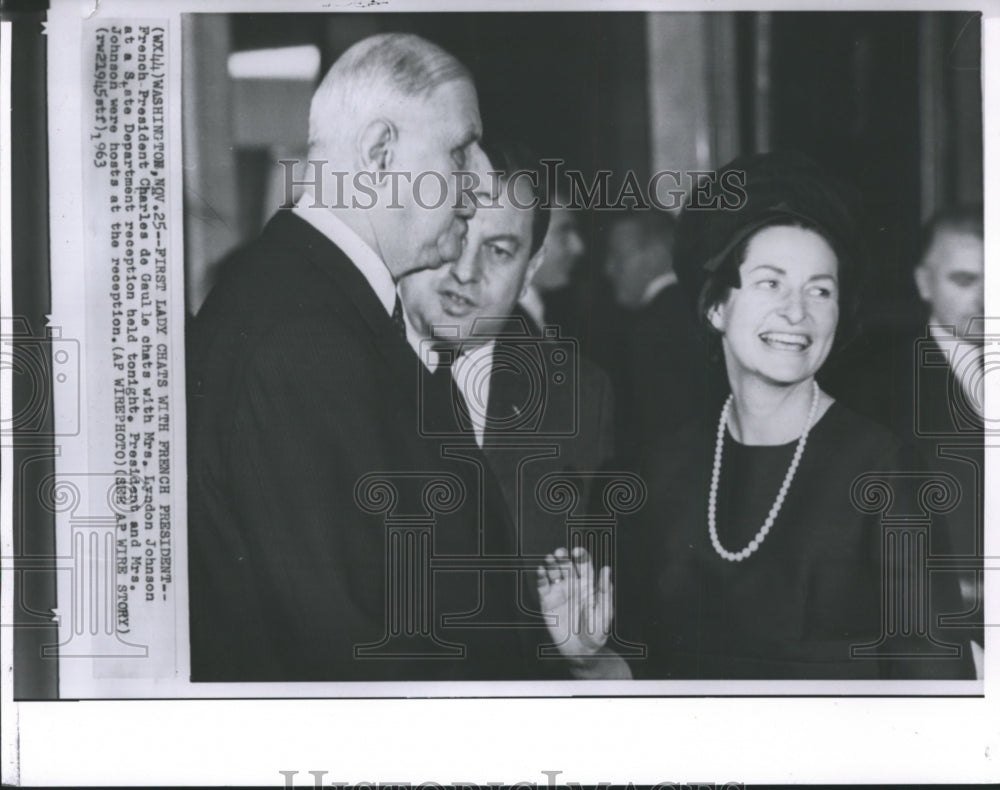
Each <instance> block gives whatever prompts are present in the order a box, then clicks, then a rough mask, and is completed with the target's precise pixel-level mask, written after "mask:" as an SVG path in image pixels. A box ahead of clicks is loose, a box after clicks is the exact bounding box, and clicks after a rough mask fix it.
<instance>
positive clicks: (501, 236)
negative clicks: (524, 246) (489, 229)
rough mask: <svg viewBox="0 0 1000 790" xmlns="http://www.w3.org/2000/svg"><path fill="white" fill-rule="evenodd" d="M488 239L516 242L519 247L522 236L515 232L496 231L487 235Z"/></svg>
mask: <svg viewBox="0 0 1000 790" xmlns="http://www.w3.org/2000/svg"><path fill="white" fill-rule="evenodd" d="M486 240H487V241H508V242H510V243H511V244H515V245H517V246H518V247H520V246H521V237H520V236H518V235H516V234H514V233H496V234H494V235H492V236H487V237H486Z"/></svg>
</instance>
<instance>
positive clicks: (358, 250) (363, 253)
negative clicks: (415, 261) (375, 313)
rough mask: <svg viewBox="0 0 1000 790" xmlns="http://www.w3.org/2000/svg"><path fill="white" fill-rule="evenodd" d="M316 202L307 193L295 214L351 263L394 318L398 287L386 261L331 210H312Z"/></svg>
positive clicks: (298, 204) (300, 200) (299, 201)
mask: <svg viewBox="0 0 1000 790" xmlns="http://www.w3.org/2000/svg"><path fill="white" fill-rule="evenodd" d="M315 202H316V201H315V199H314V197H313V194H312V192H311V191H309V190H306V191H305V192H303V193H302V196H301V197H300V198H299V200H298V202H297V203H296V204H295V208H293V209H292V212H293V213H295V214H296V215H298V216H299V217H301V218H302V219H304V220H305V221H306V222H308V223H309V224H310V225H312V226H313V227H314V228H316V230H318V231H319V232H320V233H322V234H323V235H324V236H326V237H327V238H328V239H329V240H330V241H332V242H333V243H334V244H336V245H337V246H338V247H339V248H340V250H341V251H342V252H343V253H344V255H346V256H347V257H348V258H350V259H351V263H353V264H354V266H355V267H356V268H357V270H358V271H359V272H361V274H362V275H363V276H364V278H365V279H366V280H367V281H368V284H369V285H370V286H371V288H372V290H373V291H374V292H375V296H377V297H378V300H379V301H380V302H381V303H382V306H383V307H384V308H385V311H386V313H388V314H389V315H392V310H393V307H395V305H396V284H395V283H394V282H393V281H392V275H391V274H390V273H389V269H388V268H386V265H385V263H384V262H383V260H382V259H381V258H380V257H379V256H378V253H376V252H375V250H373V249H372V248H371V247H369V246H368V244H367V243H366V242H365V241H364V239H362V238H361V237H360V236H359V235H358V234H357V233H355V232H354V231H353V230H351V228H349V227H348V226H347V225H345V224H344V221H343V220H342V219H340V217H338V216H337V215H336V214H334V213H333V212H332V211H331V210H330V209H328V208H325V207H323V208H319V207H317V208H310V206H311V205H312V204H313V203H315Z"/></svg>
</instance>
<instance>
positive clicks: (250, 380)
mask: <svg viewBox="0 0 1000 790" xmlns="http://www.w3.org/2000/svg"><path fill="white" fill-rule="evenodd" d="M190 340H191V343H190V352H189V363H190V371H189V436H190V439H189V469H188V472H189V481H188V485H189V502H190V518H189V576H190V600H191V606H190V609H191V666H192V679H193V680H196V681H197V680H362V679H394V680H399V679H466V678H509V677H510V678H518V677H522V672H523V666H524V664H523V662H522V661H521V652H520V651H521V645H520V643H519V641H518V640H519V636H518V634H517V633H513V632H512V631H510V630H506V631H504V630H498V629H477V630H468V631H464V632H463V631H462V630H461V629H450V630H449V631H448V633H447V634H444V633H441V629H440V626H441V616H443V615H445V614H448V613H454V612H465V611H469V610H473V609H475V608H476V606H477V602H478V589H479V584H478V581H479V574H478V573H477V572H476V571H475V570H472V571H470V570H465V571H455V572H451V573H448V574H434V575H433V576H432V575H431V574H430V573H427V576H426V579H430V578H432V579H433V591H434V594H435V598H434V601H433V610H432V615H433V617H432V619H433V628H434V631H435V633H436V634H437V635H438V640H439V641H443V642H448V643H451V644H452V645H461V646H462V652H463V655H462V656H461V657H458V658H456V657H451V658H440V657H438V658H413V657H407V658H399V659H393V658H386V657H384V656H383V657H381V658H369V659H360V658H358V657H356V654H355V648H356V647H358V646H359V645H363V644H373V643H376V644H377V643H379V642H380V640H382V639H383V637H384V636H385V635H386V632H387V619H388V617H389V614H388V612H387V600H388V599H389V598H391V597H392V596H393V595H394V594H395V593H396V592H398V589H397V588H398V585H399V584H400V583H402V581H401V580H402V578H403V577H402V575H401V574H400V573H399V572H398V571H397V570H396V569H392V570H390V569H387V561H386V543H387V538H386V535H387V532H386V514H385V513H383V512H379V511H380V509H382V508H387V509H388V511H389V515H390V516H392V517H403V516H407V515H414V514H416V515H417V516H419V517H422V518H424V520H425V522H426V521H427V517H428V512H427V507H428V506H431V507H432V508H436V509H445V510H447V509H449V508H452V512H450V513H446V514H437V515H436V516H434V517H433V518H434V520H433V524H434V526H433V541H432V545H431V546H419V545H418V546H417V547H416V548H415V549H414V550H415V551H423V552H424V554H425V556H426V555H427V554H428V553H431V552H432V553H433V554H434V556H443V555H446V554H450V555H452V556H474V555H476V554H478V553H479V550H480V531H481V530H486V531H488V532H490V534H492V535H494V539H499V541H500V543H501V544H503V542H504V541H505V540H507V541H510V540H512V539H513V538H512V533H511V527H510V522H509V519H507V518H506V513H505V512H503V509H502V508H499V509H498V508H496V507H495V506H489V505H487V506H485V507H483V508H480V500H481V499H482V496H481V493H480V490H479V489H480V486H479V484H478V476H477V475H478V473H477V471H476V469H475V468H474V464H470V463H465V462H461V461H457V460H452V459H448V458H442V457H441V452H440V444H439V443H438V442H437V441H435V440H431V439H428V438H425V437H422V436H421V434H420V431H419V428H418V426H419V424H420V422H419V410H420V403H421V399H420V390H419V386H418V370H419V368H418V366H419V361H418V360H417V357H416V355H415V354H414V353H413V351H412V349H411V348H410V347H409V346H408V345H407V343H406V341H405V340H404V339H403V338H402V337H400V335H399V333H398V331H397V329H396V327H395V326H394V324H393V322H392V320H391V318H390V317H389V316H388V315H387V314H386V311H385V309H384V308H383V307H382V305H381V304H380V303H379V301H378V299H377V297H376V296H375V294H374V292H373V291H372V289H371V287H370V286H369V285H368V283H367V281H366V280H365V279H364V277H363V275H362V274H361V273H360V272H359V271H358V270H357V269H356V267H355V266H354V265H353V264H352V263H351V261H350V260H349V259H348V258H347V257H346V256H345V255H344V254H343V253H341V252H340V250H338V249H337V248H336V247H335V246H334V245H333V244H331V243H330V241H329V240H328V239H327V238H326V237H325V236H323V235H322V234H321V233H319V232H318V231H317V230H315V229H314V228H312V227H311V226H310V225H309V224H308V223H306V222H304V221H303V220H301V219H300V218H298V217H296V216H294V215H292V214H288V213H281V214H279V215H277V216H276V217H275V218H274V219H272V220H271V221H270V222H269V224H268V225H267V227H266V228H265V230H264V232H263V233H262V235H261V237H260V238H259V239H258V240H256V241H255V242H253V243H252V244H250V245H249V246H248V247H246V248H245V249H243V250H241V251H240V252H238V253H237V254H236V255H235V256H234V257H233V259H232V260H231V261H229V263H228V266H227V267H226V270H225V272H224V274H223V277H222V279H221V281H220V282H219V284H218V285H217V286H216V287H215V289H214V290H213V292H212V293H211V295H210V296H209V299H208V300H207V302H206V303H205V306H204V307H203V308H202V310H201V312H200V313H199V315H198V317H197V319H196V320H195V322H194V325H193V328H192V332H191V336H190ZM373 473H375V474H380V475H389V476H391V477H392V481H393V483H392V484H393V486H395V488H396V496H397V499H396V501H395V503H394V504H392V503H391V502H390V501H389V500H379V496H378V494H379V489H374V490H372V491H370V492H369V495H368V496H367V497H366V496H365V495H364V494H363V493H362V492H360V491H356V490H355V487H356V485H357V484H358V482H359V480H361V479H362V478H363V477H364V476H366V475H370V474H373ZM400 473H403V475H401V474H400ZM406 475H408V476H406ZM449 475H450V477H449ZM442 476H444V477H446V478H447V479H449V480H452V481H456V480H457V481H460V484H461V487H463V488H464V493H463V494H462V495H461V496H460V497H459V504H458V505H457V506H455V507H453V504H454V503H452V504H449V503H448V502H446V501H443V500H441V499H440V498H435V497H427V496H425V494H426V490H425V484H426V483H427V482H428V480H429V479H430V478H431V477H442ZM480 512H482V514H483V515H482V517H480ZM496 536H499V538H497V537H496ZM426 579H425V581H426ZM415 583H420V580H419V579H418V581H417V582H415ZM428 583H429V582H428ZM414 596H416V593H414ZM414 596H411V598H412V597H414ZM410 602H411V601H410V600H409V599H408V600H407V605H409V603H410ZM412 602H413V603H416V604H419V603H421V602H420V601H412ZM407 611H409V610H407ZM397 614H399V612H397ZM404 614H405V613H404ZM400 616H402V614H400ZM411 647H412V645H411ZM409 652H411V653H412V652H413V650H412V649H411V650H410V651H409Z"/></svg>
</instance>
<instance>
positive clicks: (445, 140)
mask: <svg viewBox="0 0 1000 790" xmlns="http://www.w3.org/2000/svg"><path fill="white" fill-rule="evenodd" d="M397 128H398V131H399V140H398V143H397V145H396V148H395V158H394V160H393V162H392V166H391V167H390V170H394V171H404V172H407V173H408V174H409V182H408V183H407V181H406V179H405V177H402V178H401V180H400V184H399V189H398V203H397V204H396V205H399V204H401V205H402V206H403V208H402V209H390V210H389V211H390V216H391V215H393V214H398V215H399V223H398V233H397V234H396V235H397V238H396V239H392V240H388V242H387V245H386V246H389V247H394V248H395V249H392V250H391V252H389V253H388V254H390V255H393V257H394V258H396V259H397V260H398V261H402V262H403V265H404V267H405V268H403V271H404V272H405V271H411V270H413V269H419V268H423V267H428V266H429V267H436V266H440V265H441V264H442V263H445V262H449V261H454V260H456V259H457V258H458V256H459V255H460V254H461V252H462V240H463V238H464V237H465V234H466V232H467V230H468V221H469V220H470V219H471V218H472V217H473V216H474V215H475V211H476V207H475V204H474V202H473V201H472V200H470V199H468V197H466V198H465V199H463V200H462V201H459V189H458V187H459V183H458V176H457V175H456V173H457V172H458V171H470V170H475V171H480V170H485V165H484V161H483V160H485V156H484V155H483V153H482V149H480V147H479V143H478V140H479V136H480V133H481V130H482V122H481V121H480V118H479V103H478V101H477V99H476V90H475V88H474V87H473V85H472V83H471V82H469V81H468V80H452V81H450V82H446V83H444V84H442V85H439V86H438V87H437V88H435V89H434V91H433V93H431V95H430V97H429V98H427V99H421V100H414V101H412V102H409V103H407V104H406V106H405V110H404V111H403V112H402V113H401V114H400V115H399V119H398V123H397ZM421 174H426V175H421ZM466 183H468V181H466ZM384 199H385V200H386V201H387V202H389V201H390V200H391V195H390V196H386V197H385V198H384ZM456 206H458V208H456Z"/></svg>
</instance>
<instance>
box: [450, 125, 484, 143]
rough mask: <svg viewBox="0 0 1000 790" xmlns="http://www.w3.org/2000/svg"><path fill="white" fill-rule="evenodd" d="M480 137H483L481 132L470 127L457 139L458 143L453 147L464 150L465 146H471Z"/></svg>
mask: <svg viewBox="0 0 1000 790" xmlns="http://www.w3.org/2000/svg"><path fill="white" fill-rule="evenodd" d="M482 136H483V133H482V131H480V130H479V129H478V128H477V127H475V126H470V127H469V128H468V129H466V130H465V133H464V134H463V135H462V136H461V137H460V138H459V141H458V143H457V144H456V145H455V147H456V148H465V146H467V145H472V144H473V143H474V142H476V141H477V140H478V139H479V138H480V137H482Z"/></svg>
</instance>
